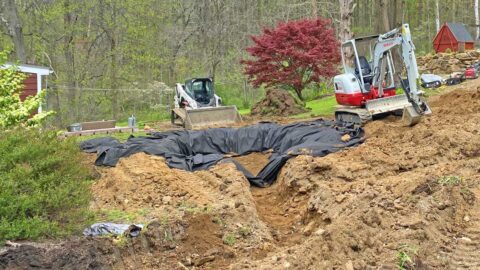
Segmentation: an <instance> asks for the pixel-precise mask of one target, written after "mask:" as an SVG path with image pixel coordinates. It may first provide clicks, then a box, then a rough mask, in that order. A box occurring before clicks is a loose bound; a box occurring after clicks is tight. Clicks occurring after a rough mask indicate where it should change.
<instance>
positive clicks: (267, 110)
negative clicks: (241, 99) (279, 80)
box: [251, 89, 308, 116]
mask: <svg viewBox="0 0 480 270" xmlns="http://www.w3.org/2000/svg"><path fill="white" fill-rule="evenodd" d="M307 111H308V110H307V109H306V108H305V107H304V106H303V105H302V104H301V103H300V102H299V101H298V100H296V99H295V98H294V97H293V96H292V95H291V94H290V93H289V92H288V91H285V90H281V89H268V90H267V93H266V94H265V97H264V98H263V99H262V100H260V101H259V102H257V103H256V104H255V105H254V106H253V108H252V111H251V114H252V115H254V116H289V115H294V114H299V113H303V112H307Z"/></svg>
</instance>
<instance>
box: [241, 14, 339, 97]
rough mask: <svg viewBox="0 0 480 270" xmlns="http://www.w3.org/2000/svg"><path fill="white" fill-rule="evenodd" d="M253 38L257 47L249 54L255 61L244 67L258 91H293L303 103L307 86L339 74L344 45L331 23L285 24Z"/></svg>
mask: <svg viewBox="0 0 480 270" xmlns="http://www.w3.org/2000/svg"><path fill="white" fill-rule="evenodd" d="M251 38H252V40H253V42H254V45H253V46H251V47H248V48H247V49H246V50H247V52H248V53H249V54H250V56H252V57H253V58H254V59H251V60H243V61H242V63H243V64H244V66H245V74H246V75H247V76H248V77H249V80H250V82H251V83H252V84H253V86H255V87H259V86H261V85H265V86H266V87H274V86H280V87H283V88H289V89H291V90H294V91H295V92H296V93H297V95H298V97H299V98H300V99H302V100H303V96H302V90H303V89H304V88H305V87H306V86H308V85H309V84H310V83H312V82H320V81H321V80H322V78H327V77H331V76H334V75H335V74H336V73H337V64H338V63H339V62H340V59H341V58H340V52H339V46H340V44H339V41H338V40H337V39H336V37H335V30H334V29H333V27H332V24H331V22H330V21H329V20H326V19H322V18H318V19H303V20H297V21H289V22H283V23H279V24H278V25H277V27H276V28H274V29H268V28H265V29H263V32H262V34H261V35H259V36H252V37H251Z"/></svg>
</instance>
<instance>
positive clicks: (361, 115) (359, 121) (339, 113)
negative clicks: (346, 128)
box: [335, 106, 372, 126]
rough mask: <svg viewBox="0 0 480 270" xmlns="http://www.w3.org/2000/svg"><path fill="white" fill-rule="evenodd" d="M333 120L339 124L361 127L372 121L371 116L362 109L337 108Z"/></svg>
mask: <svg viewBox="0 0 480 270" xmlns="http://www.w3.org/2000/svg"><path fill="white" fill-rule="evenodd" d="M335 120H336V121H337V122H340V123H353V124H354V125H355V126H363V125H364V124H365V123H366V122H368V121H370V120H372V115H371V114H370V113H369V112H368V111H367V110H366V109H364V108H358V107H349V106H338V107H337V109H336V110H335Z"/></svg>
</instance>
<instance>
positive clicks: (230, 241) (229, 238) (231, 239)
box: [223, 233, 237, 246]
mask: <svg viewBox="0 0 480 270" xmlns="http://www.w3.org/2000/svg"><path fill="white" fill-rule="evenodd" d="M236 241H237V239H236V238H235V234H233V233H227V234H226V235H225V236H223V243H224V244H225V245H229V246H233V245H235V242H236Z"/></svg>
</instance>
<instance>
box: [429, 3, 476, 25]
mask: <svg viewBox="0 0 480 270" xmlns="http://www.w3.org/2000/svg"><path fill="white" fill-rule="evenodd" d="M438 1H440V0H435V27H436V29H437V33H438V31H440V9H439V8H438V6H439V3H438ZM476 1H478V0H476Z"/></svg>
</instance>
